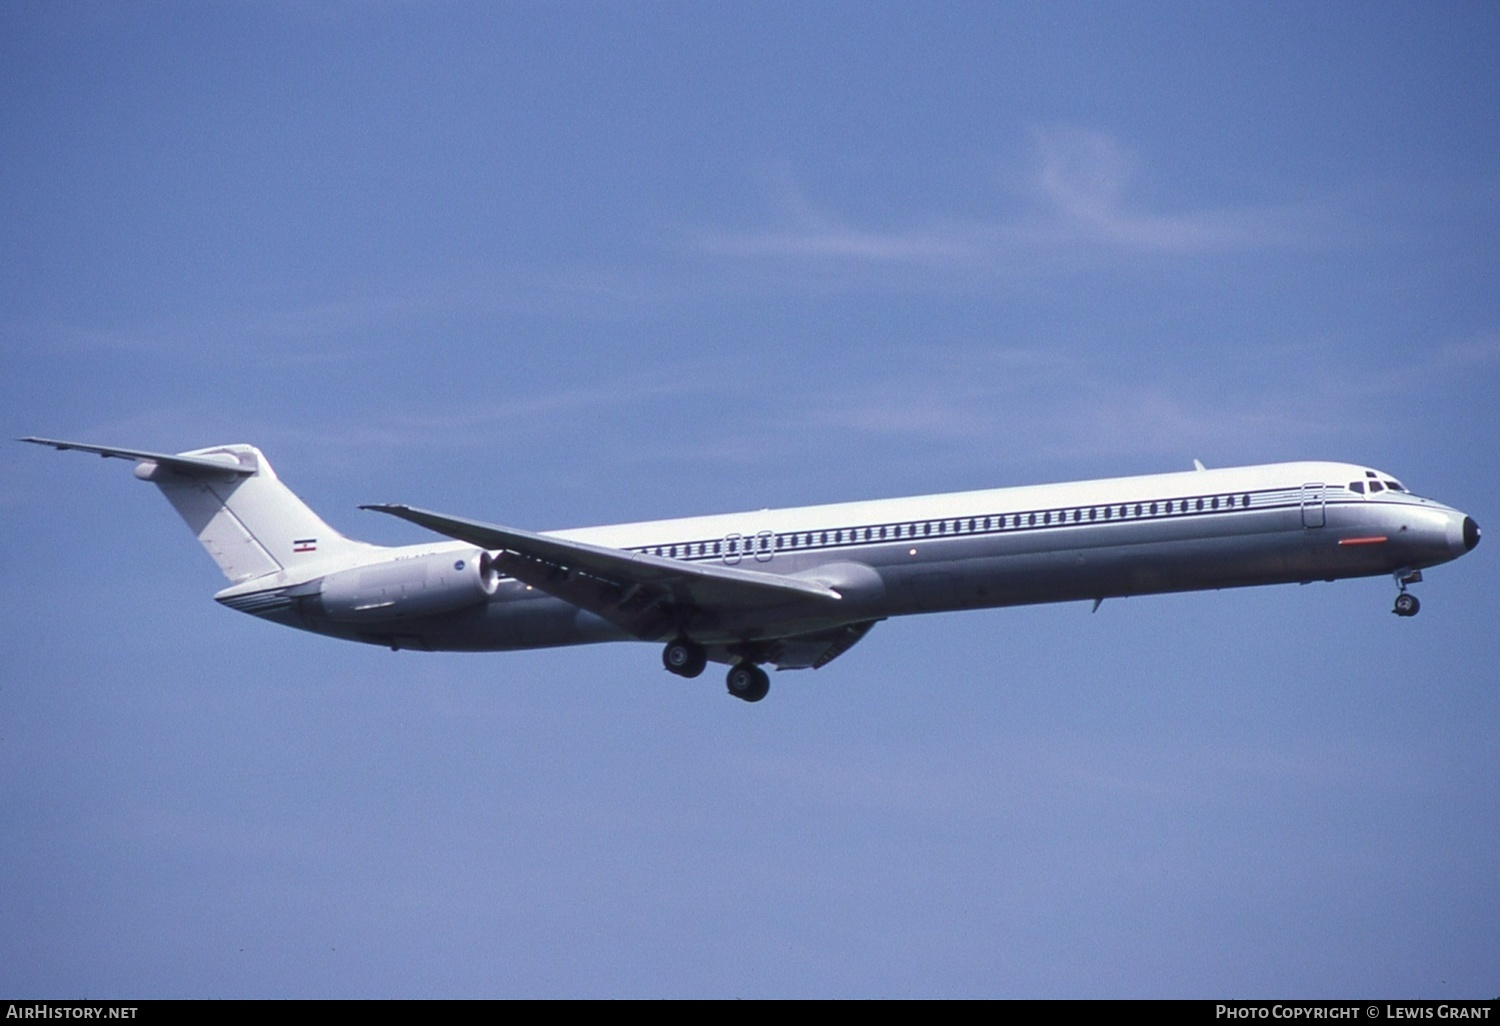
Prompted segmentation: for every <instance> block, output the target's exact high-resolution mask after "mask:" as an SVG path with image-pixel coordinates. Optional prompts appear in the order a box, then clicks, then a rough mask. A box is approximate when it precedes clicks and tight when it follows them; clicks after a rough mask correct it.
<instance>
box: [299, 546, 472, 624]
mask: <svg viewBox="0 0 1500 1026" xmlns="http://www.w3.org/2000/svg"><path fill="white" fill-rule="evenodd" d="M499 584H500V573H499V571H497V570H496V569H495V567H494V564H493V562H492V561H491V559H490V554H489V553H488V552H485V551H483V550H481V549H468V550H459V551H457V552H429V553H427V554H426V555H422V556H398V557H396V558H395V559H392V560H389V561H387V562H384V563H375V564H373V565H371V566H362V567H356V568H355V569H353V570H341V571H339V572H338V573H334V574H329V575H328V576H327V577H325V578H323V584H322V587H321V588H320V589H319V591H318V597H319V599H320V600H321V601H322V606H323V615H325V616H327V617H328V618H329V619H331V620H346V621H366V620H394V619H399V618H404V617H410V616H431V615H433V614H435V613H451V612H453V611H454V610H455V609H464V608H466V607H468V606H477V605H479V604H481V603H483V602H486V601H488V600H489V597H490V596H491V595H493V594H495V589H496V588H497V587H498V586H499Z"/></svg>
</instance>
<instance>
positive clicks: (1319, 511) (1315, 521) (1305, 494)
mask: <svg viewBox="0 0 1500 1026" xmlns="http://www.w3.org/2000/svg"><path fill="white" fill-rule="evenodd" d="M1323 503H1324V490H1323V482H1322V481H1316V482H1313V483H1311V484H1305V485H1303V486H1302V526H1303V527H1322V526H1323V525H1324V524H1325V523H1327V515H1326V512H1325V510H1324V507H1323Z"/></svg>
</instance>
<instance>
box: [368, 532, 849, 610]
mask: <svg viewBox="0 0 1500 1026" xmlns="http://www.w3.org/2000/svg"><path fill="white" fill-rule="evenodd" d="M360 508H361V509H369V510H375V511H376V512H379V513H389V514H390V515H391V516H394V517H400V518H401V519H402V520H409V521H411V522H412V523H414V524H419V525H420V526H422V527H425V528H428V529H429V530H432V531H436V532H437V533H439V534H446V535H447V536H448V537H450V538H457V539H458V540H460V541H466V542H468V543H469V544H471V545H477V546H479V547H480V548H482V549H486V550H489V551H491V552H492V553H495V554H494V555H493V556H492V559H493V560H494V565H495V567H496V569H498V570H499V571H500V572H501V573H505V574H509V575H510V576H511V577H514V578H515V579H516V580H518V581H521V582H523V583H525V584H529V585H531V586H532V587H534V588H538V589H540V590H542V591H545V592H547V593H548V594H549V595H555V596H556V597H558V598H560V599H562V600H563V601H565V602H570V603H572V604H573V605H575V606H578V607H579V608H581V609H586V610H588V611H589V612H591V613H594V614H596V615H598V616H601V617H603V618H604V619H606V620H609V621H610V622H611V623H615V624H618V625H619V626H621V627H623V628H625V629H626V630H628V631H630V632H631V633H632V634H635V635H636V636H637V637H642V638H653V637H660V636H661V635H662V634H664V633H668V632H670V631H671V630H672V629H674V625H673V623H672V622H671V619H672V617H671V613H672V610H673V609H674V608H676V609H678V610H684V609H686V610H703V611H707V612H710V613H712V612H713V611H726V612H727V611H731V610H735V611H739V610H750V609H765V608H772V607H776V606H786V605H790V604H793V603H797V602H804V603H805V602H809V601H814V602H837V601H839V600H840V599H841V598H842V596H841V595H840V594H839V593H838V592H837V591H835V590H833V589H832V588H830V587H828V586H827V585H823V584H818V583H816V582H814V581H806V580H800V579H797V578H793V577H780V576H777V575H775V574H764V573H758V572H757V571H754V570H742V569H739V568H737V567H729V566H721V565H712V566H709V565H705V564H703V563H688V562H684V561H682V560H676V559H666V558H664V557H661V556H651V555H646V554H645V553H640V552H627V551H625V550H623V549H612V548H609V547H607V546H603V545H590V544H588V543H586V542H577V541H569V540H567V539H564V538H558V537H556V536H554V535H549V534H535V533H532V532H530V531H520V530H517V529H516V528H513V527H501V526H499V525H497V524H486V523H483V522H481V521H478V520H466V519H464V518H462V517H452V516H447V515H445V514H442V513H433V512H431V511H429V510H423V509H414V508H412V507H410V506H402V505H396V504H376V505H368V506H361V507H360Z"/></svg>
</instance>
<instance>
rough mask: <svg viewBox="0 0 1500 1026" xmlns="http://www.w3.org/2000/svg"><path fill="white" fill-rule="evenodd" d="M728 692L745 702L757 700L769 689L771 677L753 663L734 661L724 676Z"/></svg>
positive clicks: (763, 696)
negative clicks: (727, 673)
mask: <svg viewBox="0 0 1500 1026" xmlns="http://www.w3.org/2000/svg"><path fill="white" fill-rule="evenodd" d="M724 683H725V684H727V685H728V686H729V693H730V694H731V695H733V696H734V697H735V698H739V699H743V700H744V701H746V702H759V701H760V700H761V699H762V698H765V697H766V692H768V691H770V690H771V678H770V677H768V676H767V675H766V671H765V670H762V669H761V668H760V667H759V666H756V665H755V664H754V663H735V664H734V665H733V666H731V667H730V668H729V675H728V676H726V677H725V678H724Z"/></svg>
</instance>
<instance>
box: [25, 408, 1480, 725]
mask: <svg viewBox="0 0 1500 1026" xmlns="http://www.w3.org/2000/svg"><path fill="white" fill-rule="evenodd" d="M22 440H23V441H27V442H36V443H38V444H41V445H50V446H53V447H55V448H57V449H77V450H81V451H83V452H90V453H96V454H98V455H100V456H107V457H119V458H122V459H129V460H135V461H136V463H137V466H136V468H135V476H136V477H138V478H140V479H141V480H143V481H150V482H152V483H153V484H155V485H157V486H158V487H159V488H160V489H161V490H162V492H163V493H165V495H166V497H167V499H168V500H169V501H171V503H172V505H173V506H175V507H176V508H177V512H178V513H180V514H181V515H182V517H183V519H184V520H186V521H187V522H188V526H189V527H191V528H192V529H193V533H194V534H196V535H197V536H198V540H199V541H201V542H202V543H203V547H204V548H205V549H207V550H208V554H209V555H210V556H212V557H213V559H214V561H215V562H216V563H218V565H219V568H220V569H221V570H223V571H224V575H225V576H226V577H228V578H229V580H230V581H231V582H232V583H231V584H230V586H229V587H228V588H225V589H224V590H223V591H220V592H219V593H218V594H217V595H215V596H214V597H215V598H216V599H217V600H218V601H220V602H222V603H223V604H224V605H226V606H229V607H230V608H232V609H238V610H240V611H242V612H246V613H252V614H254V615H256V616H259V617H262V618H264V619H267V620H272V621H275V622H276V623H281V624H286V625H287V626H291V627H300V628H302V629H304V630H309V631H316V632H318V633H320V634H329V635H332V636H334V637H339V638H347V639H350V640H353V641H364V642H369V643H372V644H378V645H385V646H389V647H390V648H392V649H399V648H410V649H424V650H444V651H504V650H509V649H523V648H543V647H548V646H553V645H576V644H583V643H586V642H596V641H621V640H640V641H656V642H663V643H665V647H664V649H663V651H662V662H663V664H665V666H666V668H667V669H668V670H670V671H672V672H673V673H676V674H679V675H681V676H684V677H696V676H697V675H698V674H700V673H702V672H703V669H704V667H705V665H706V664H707V663H708V662H709V661H710V660H712V661H714V662H719V663H727V664H729V666H730V669H729V674H728V678H727V684H728V686H729V693H730V694H732V695H734V696H735V697H737V698H742V699H744V700H745V701H747V702H757V701H759V700H760V699H762V698H764V697H765V695H766V691H767V689H768V688H769V686H770V685H769V680H768V678H767V676H766V673H765V671H764V670H762V669H761V666H762V665H765V664H770V665H774V666H776V667H777V668H778V669H782V670H790V669H800V668H806V667H814V668H816V667H820V666H823V665H825V664H826V663H828V662H830V661H832V660H833V659H835V658H837V657H838V656H839V655H841V654H843V653H844V652H845V651H847V650H848V649H849V648H850V646H852V645H854V644H855V643H856V642H857V641H859V640H860V639H861V638H862V637H864V636H865V634H866V633H867V632H868V631H869V629H870V628H871V627H872V626H874V625H875V624H876V623H877V622H878V621H880V620H883V619H885V618H886V617H890V616H902V615H906V614H908V613H930V612H939V611H943V610H952V609H974V608H980V607H988V606H1014V605H1025V604H1028V603H1035V602H1066V601H1070V600H1080V599H1082V600H1093V602H1094V603H1095V608H1097V607H1098V603H1100V602H1102V601H1103V600H1104V599H1106V598H1114V597H1117V596H1126V595H1145V594H1151V593H1154V592H1171V591H1195V590H1201V589H1208V588H1232V587H1241V586H1245V585H1252V584H1284V583H1290V582H1294V581H1295V582H1307V581H1314V580H1329V581H1332V580H1336V579H1338V578H1343V577H1369V576H1374V575H1378V574H1391V575H1393V576H1394V577H1395V580H1396V583H1397V585H1398V587H1399V589H1400V590H1399V593H1398V594H1397V596H1396V606H1395V610H1394V611H1395V612H1396V613H1398V614H1399V615H1401V616H1412V615H1415V613H1416V612H1417V608H1418V603H1417V599H1416V596H1414V595H1412V594H1411V593H1409V592H1408V591H1407V590H1406V586H1407V585H1408V584H1412V583H1414V582H1416V581H1420V580H1421V579H1422V573H1421V571H1422V570H1423V569H1424V568H1426V567H1430V566H1435V565H1437V564H1439V563H1446V562H1448V561H1449V560H1451V559H1455V558H1457V557H1458V556H1461V555H1463V554H1464V553H1465V552H1468V551H1469V550H1470V549H1472V548H1474V546H1475V545H1477V544H1478V543H1479V525H1478V524H1476V523H1475V522H1474V519H1473V518H1472V517H1469V516H1465V515H1464V514H1463V513H1461V512H1459V511H1458V510H1455V509H1452V508H1450V507H1448V506H1444V505H1441V504H1440V503H1437V502H1434V501H1432V500H1431V499H1424V498H1421V497H1419V496H1416V495H1413V494H1412V493H1411V492H1409V491H1408V490H1407V489H1406V488H1405V487H1404V486H1403V485H1402V484H1401V483H1400V482H1399V481H1397V480H1396V479H1395V478H1394V477H1392V476H1391V475H1390V474H1386V473H1383V472H1381V471H1377V470H1372V469H1370V468H1368V467H1361V466H1357V465H1352V464H1347V463H1278V464H1272V465H1268V466H1259V467H1237V468H1233V469H1224V470H1205V469H1203V467H1202V465H1201V464H1198V469H1196V470H1191V471H1186V472H1183V473H1174V474H1156V475H1151V476H1147V477H1125V478H1115V479H1110V480H1103V481H1081V482H1077V483H1073V484H1052V485H1036V486H1031V487H1023V488H998V489H993V490H989V491H978V492H961V493H956V494H951V495H924V496H917V497H913V498H906V499H885V500H880V501H873V502H850V503H841V504H838V505H831V506H806V507H802V508H799V509H777V510H771V509H765V510H759V511H756V512H748V513H728V514H724V515H721V516H707V517H691V518H686V519H681V520H658V521H652V522H648V523H639V524H618V525H614V526H610V527H591V528H583V529H578V530H570V531H554V532H548V533H544V534H538V533H533V532H530V531H520V530H516V529H515V528H510V527H501V526H498V525H495V524H487V523H483V522H480V521H478V520H467V519H464V518H462V517H453V516H445V515H443V514H440V513H431V512H428V511H426V510H421V509H414V508H412V507H410V506H401V505H375V506H365V507H362V508H364V509H373V510H378V511H380V512H382V513H389V514H391V515H393V516H397V517H400V518H402V519H403V520H409V521H411V522H412V523H414V524H419V525H421V526H422V527H426V528H429V529H431V530H433V531H435V532H437V533H439V534H442V535H446V536H447V537H448V538H450V539H456V540H452V541H441V542H438V541H434V542H428V543H424V544H418V545H402V546H397V547H384V546H379V545H370V544H367V543H365V542H359V541H354V540H352V539H349V538H345V537H344V536H343V535H341V534H339V533H338V532H337V531H335V530H334V529H333V528H331V527H329V526H328V525H327V524H326V523H324V522H323V521H322V520H321V519H320V518H319V517H318V515H317V514H316V513H314V512H313V511H312V510H311V509H309V508H308V507H307V506H306V505H305V504H304V503H303V502H302V500H300V499H298V498H297V496H295V495H293V494H292V492H291V491H290V490H289V489H288V488H287V487H286V486H285V485H284V484H282V483H281V481H280V480H279V479H278V478H277V477H276V474H275V473H274V472H273V471H272V470H271V465H270V464H269V463H268V462H267V461H266V458H265V457H264V456H263V455H262V454H261V452H260V450H259V449H256V448H255V447H254V446H249V445H220V446H214V447H211V448H207V449H195V450H193V451H191V452H184V453H177V454H171V453H157V452H144V451H141V450H136V449H116V448H111V447H108V446H102V445H84V444H80V443H77V442H61V441H55V440H53V439H47V438H25V439H22ZM1195 462H1196V461H1195Z"/></svg>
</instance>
